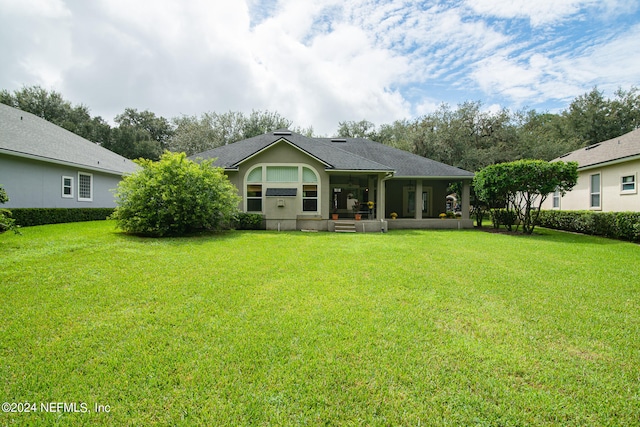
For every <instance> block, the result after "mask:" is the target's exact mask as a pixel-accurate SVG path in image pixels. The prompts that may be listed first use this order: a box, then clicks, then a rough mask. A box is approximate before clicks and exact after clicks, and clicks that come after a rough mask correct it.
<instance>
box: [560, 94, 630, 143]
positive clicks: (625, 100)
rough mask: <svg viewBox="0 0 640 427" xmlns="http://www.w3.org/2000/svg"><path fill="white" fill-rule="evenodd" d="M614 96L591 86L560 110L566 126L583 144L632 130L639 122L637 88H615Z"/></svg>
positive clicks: (603, 139) (610, 137)
mask: <svg viewBox="0 0 640 427" xmlns="http://www.w3.org/2000/svg"><path fill="white" fill-rule="evenodd" d="M615 95H616V98H615V99H614V100H611V99H608V98H606V99H605V97H604V94H603V92H602V91H600V90H598V88H597V87H594V88H593V89H592V90H591V92H588V93H585V94H584V95H580V96H578V97H576V98H575V99H574V100H573V101H572V102H571V104H570V105H569V108H568V110H566V111H564V112H563V113H562V116H563V117H564V118H565V119H566V120H567V123H568V126H569V128H570V129H571V131H572V132H573V134H574V137H575V138H577V139H579V140H580V141H581V143H582V145H583V146H584V145H592V144H596V143H598V142H601V141H606V140H608V139H612V138H615V137H617V136H620V135H623V134H625V133H627V132H631V131H632V130H634V129H637V128H638V127H639V126H640V94H639V93H638V88H636V87H632V88H631V89H630V90H629V91H624V90H622V89H618V90H617V91H616V93H615Z"/></svg>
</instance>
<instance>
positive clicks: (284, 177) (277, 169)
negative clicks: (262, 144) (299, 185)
mask: <svg viewBox="0 0 640 427" xmlns="http://www.w3.org/2000/svg"><path fill="white" fill-rule="evenodd" d="M267 181H268V182H299V180H298V167H297V166H267Z"/></svg>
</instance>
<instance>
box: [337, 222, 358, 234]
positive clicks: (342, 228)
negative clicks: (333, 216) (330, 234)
mask: <svg viewBox="0 0 640 427" xmlns="http://www.w3.org/2000/svg"><path fill="white" fill-rule="evenodd" d="M335 231H336V233H355V232H356V224H355V222H352V221H339V222H336V223H335Z"/></svg>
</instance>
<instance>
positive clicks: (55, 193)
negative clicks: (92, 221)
mask: <svg viewBox="0 0 640 427" xmlns="http://www.w3.org/2000/svg"><path fill="white" fill-rule="evenodd" d="M137 168H138V166H137V165H136V164H135V163H133V162H132V161H131V160H129V159H126V158H124V157H122V156H120V155H118V154H116V153H114V152H111V151H109V150H107V149H105V148H102V147H100V146H99V145H97V144H95V143H93V142H91V141H88V140H86V139H84V138H82V137H80V136H78V135H76V134H74V133H72V132H69V131H67V130H65V129H63V128H61V127H59V126H56V125H54V124H53V123H50V122H48V121H46V120H44V119H41V118H39V117H37V116H35V115H33V114H30V113H26V112H24V111H20V110H18V109H15V108H12V107H9V106H7V105H4V104H0V185H2V186H3V187H4V189H5V190H6V191H7V194H8V196H9V202H8V203H7V204H5V205H4V206H3V207H6V208H102V207H115V198H114V194H113V191H112V190H113V189H115V188H116V187H117V185H118V183H119V182H120V180H121V179H122V176H123V175H124V174H127V173H131V172H134V171H135V170H136V169H137Z"/></svg>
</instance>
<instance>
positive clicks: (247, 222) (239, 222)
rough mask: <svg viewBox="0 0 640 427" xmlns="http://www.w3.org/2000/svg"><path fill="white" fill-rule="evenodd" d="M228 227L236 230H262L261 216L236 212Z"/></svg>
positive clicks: (262, 220) (262, 219) (262, 221)
mask: <svg viewBox="0 0 640 427" xmlns="http://www.w3.org/2000/svg"><path fill="white" fill-rule="evenodd" d="M230 227H231V228H233V229H236V230H263V229H264V218H263V216H262V215H261V214H255V213H245V212H236V213H235V214H234V215H233V217H232V218H231V223H230Z"/></svg>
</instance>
